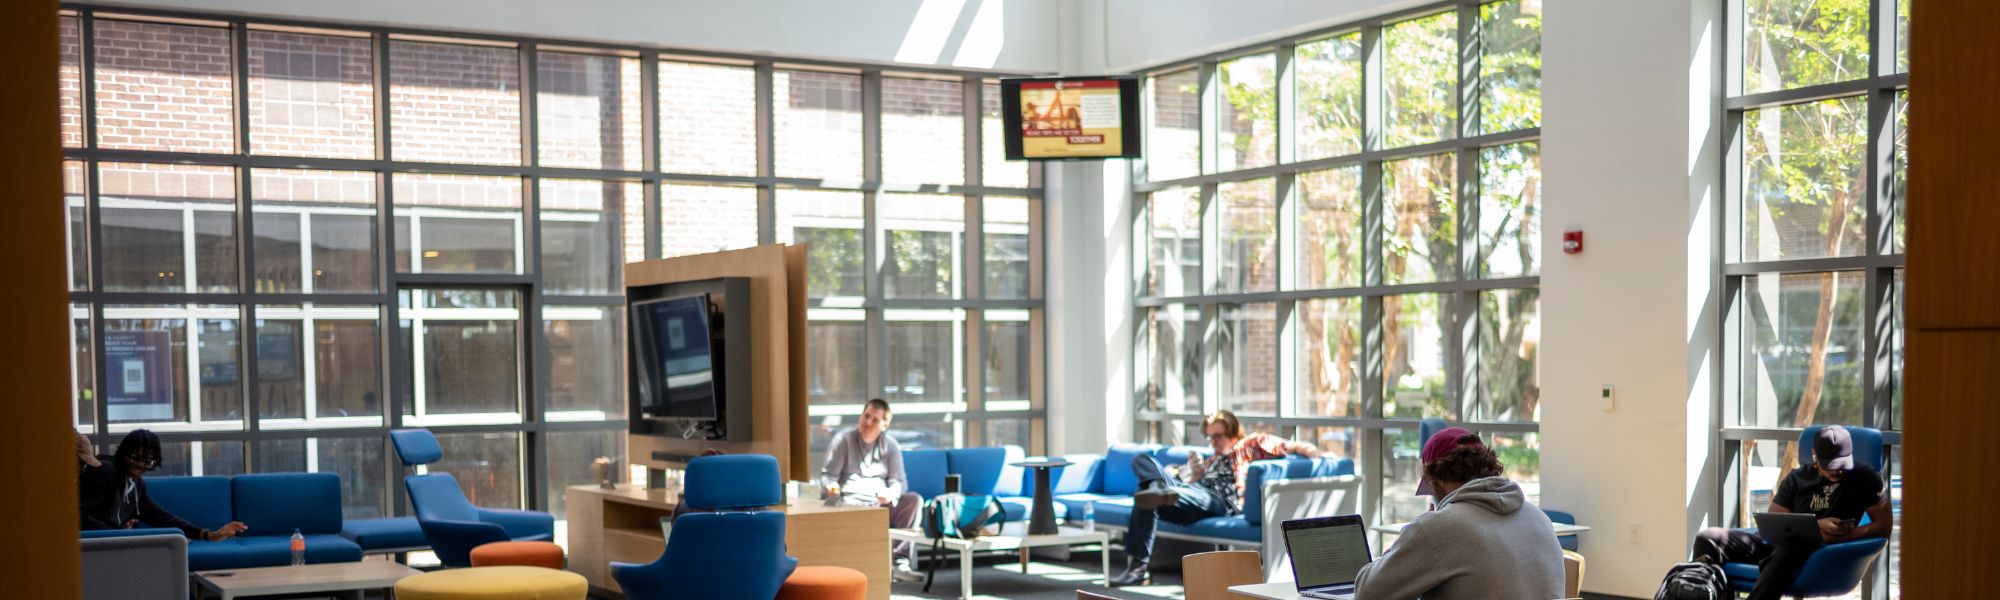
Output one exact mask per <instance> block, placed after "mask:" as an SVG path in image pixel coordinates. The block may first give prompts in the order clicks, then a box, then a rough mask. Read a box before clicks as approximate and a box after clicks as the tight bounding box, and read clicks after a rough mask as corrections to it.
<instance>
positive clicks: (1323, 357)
mask: <svg viewBox="0 0 2000 600" xmlns="http://www.w3.org/2000/svg"><path fill="white" fill-rule="evenodd" d="M1295 310H1296V311H1297V312H1296V313H1295V314H1296V315H1297V319H1298V323H1299V336H1298V339H1299V349H1298V354H1297V357H1296V359H1295V360H1297V361H1298V364H1297V372H1298V378H1299V380H1298V397H1297V400H1296V402H1297V403H1298V404H1297V406H1295V407H1294V409H1293V411H1292V413H1291V414H1296V415H1301V416H1317V417H1358V416H1361V300H1360V299H1359V298H1327V299H1324V300H1301V301H1299V303H1298V305H1297V308H1296V309H1295Z"/></svg>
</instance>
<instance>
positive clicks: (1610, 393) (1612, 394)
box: [1597, 383, 1618, 412]
mask: <svg viewBox="0 0 2000 600" xmlns="http://www.w3.org/2000/svg"><path fill="white" fill-rule="evenodd" d="M1597 401H1598V402H1599V403H1601V404H1603V406H1604V411H1605V412H1611V410H1612V409H1615V408H1617V407H1618V389H1617V387H1616V386H1613V385H1611V384H1609V383H1607V384H1604V385H1602V386H1599V388H1598V390H1597Z"/></svg>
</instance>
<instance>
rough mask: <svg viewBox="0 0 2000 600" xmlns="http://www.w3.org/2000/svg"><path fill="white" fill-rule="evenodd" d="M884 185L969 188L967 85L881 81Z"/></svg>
mask: <svg viewBox="0 0 2000 600" xmlns="http://www.w3.org/2000/svg"><path fill="white" fill-rule="evenodd" d="M882 179H883V180H885V181H896V182H908V183H936V184H944V185H959V184H962V183H965V82H964V81H954V80H938V79H910V78H903V77H884V78H882Z"/></svg>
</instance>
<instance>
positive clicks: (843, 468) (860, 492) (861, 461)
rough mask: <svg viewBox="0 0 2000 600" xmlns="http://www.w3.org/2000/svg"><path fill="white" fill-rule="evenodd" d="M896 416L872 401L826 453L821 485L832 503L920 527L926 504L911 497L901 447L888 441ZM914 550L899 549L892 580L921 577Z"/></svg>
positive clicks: (884, 405)
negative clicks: (882, 512) (879, 510)
mask: <svg viewBox="0 0 2000 600" xmlns="http://www.w3.org/2000/svg"><path fill="white" fill-rule="evenodd" d="M894 416H895V415H893V414H891V413H890V412H889V402H888V401H887V400H883V399H881V398H873V399H870V400H869V401H868V404H867V405H866V406H864V407H862V409H861V422H860V423H859V424H857V425H856V426H855V427H854V429H850V430H847V431H844V432H841V433H839V434H836V435H834V436H833V445H832V446H831V447H829V448H827V450H826V466H825V467H823V468H821V469H820V477H819V478H820V485H822V486H825V488H826V493H827V495H828V496H829V497H838V498H840V499H841V501H842V502H845V503H848V504H862V505H867V506H884V507H888V509H889V526H890V527H895V528H908V527H915V526H917V509H919V508H922V507H923V504H924V498H923V496H919V495H917V493H916V492H912V491H910V478H909V477H908V476H907V475H905V474H904V472H903V449H902V447H900V446H898V445H896V438H893V437H889V436H888V435H887V433H888V431H889V421H890V419H892V418H894ZM912 548H913V546H912V545H911V544H910V543H909V542H897V543H896V547H895V548H894V552H893V554H895V555H896V561H895V562H896V568H895V572H894V573H893V574H894V575H895V577H896V578H897V579H900V580H912V579H915V578H920V577H921V575H918V574H917V572H916V570H915V569H913V568H911V567H910V553H911V551H912Z"/></svg>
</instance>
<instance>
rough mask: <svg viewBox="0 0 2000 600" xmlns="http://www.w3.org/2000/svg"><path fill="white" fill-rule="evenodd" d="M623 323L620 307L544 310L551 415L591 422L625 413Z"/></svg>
mask: <svg viewBox="0 0 2000 600" xmlns="http://www.w3.org/2000/svg"><path fill="white" fill-rule="evenodd" d="M624 320H625V312H624V309H623V308H622V307H618V306H555V305H551V306H544V307H542V336H543V337H542V339H543V342H544V343H545V344H547V346H546V347H547V348H548V356H549V392H548V394H549V395H548V405H547V406H546V407H544V408H545V409H546V410H547V411H549V412H551V413H556V412H566V411H583V412H584V413H585V414H582V415H578V416H579V417H585V418H591V419H606V418H617V417H620V416H623V415H624V414H625V404H624V398H625V344H624V341H623V338H622V337H621V335H622V334H623V332H624V329H625V328H624V325H623V323H624ZM592 411H596V412H592Z"/></svg>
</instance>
